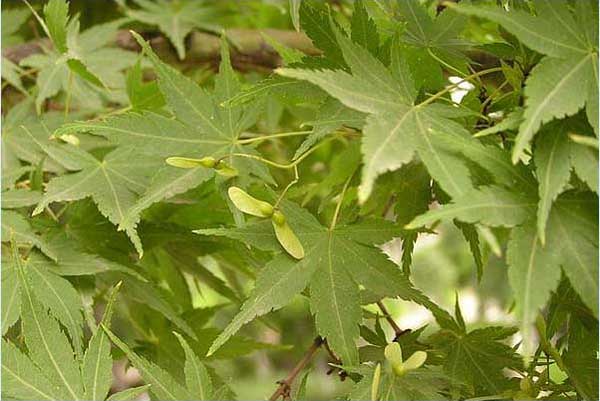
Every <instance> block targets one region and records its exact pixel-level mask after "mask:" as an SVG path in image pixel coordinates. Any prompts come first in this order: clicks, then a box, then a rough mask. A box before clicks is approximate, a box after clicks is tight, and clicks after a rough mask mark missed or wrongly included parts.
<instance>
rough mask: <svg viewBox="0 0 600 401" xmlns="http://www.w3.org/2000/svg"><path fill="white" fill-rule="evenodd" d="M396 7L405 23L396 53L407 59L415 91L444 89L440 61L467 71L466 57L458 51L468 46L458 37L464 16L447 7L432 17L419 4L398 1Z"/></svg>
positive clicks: (463, 23)
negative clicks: (417, 89) (400, 44)
mask: <svg viewBox="0 0 600 401" xmlns="http://www.w3.org/2000/svg"><path fill="white" fill-rule="evenodd" d="M397 5H398V11H399V13H400V15H401V17H402V19H403V21H404V22H405V23H406V25H405V29H404V32H403V34H402V36H401V37H400V41H401V43H402V46H401V47H400V49H399V51H398V53H399V54H402V56H403V58H404V59H405V60H406V61H405V63H407V65H408V66H409V68H410V71H411V73H412V76H413V79H414V82H415V83H414V85H415V86H416V87H417V88H421V87H425V88H439V87H441V86H443V84H444V76H443V72H442V68H441V65H440V60H442V62H443V63H445V64H446V66H448V65H450V66H451V67H452V69H453V70H454V71H456V70H459V71H462V72H466V71H467V68H466V61H467V58H466V57H465V56H464V55H463V54H462V53H461V51H462V50H465V49H466V48H467V47H468V44H469V43H468V42H467V41H465V40H463V39H459V38H458V35H459V34H460V33H461V31H462V30H463V29H464V28H465V25H466V22H467V21H466V18H465V17H464V16H462V15H459V14H457V13H455V12H454V11H452V10H450V9H447V8H446V9H445V10H444V11H443V12H442V13H441V14H439V15H438V16H437V17H436V18H432V17H431V16H430V15H429V13H428V10H427V9H426V8H425V7H424V6H423V5H421V4H419V2H415V1H399V2H398V3H397Z"/></svg>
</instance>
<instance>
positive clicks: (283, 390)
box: [269, 336, 325, 401]
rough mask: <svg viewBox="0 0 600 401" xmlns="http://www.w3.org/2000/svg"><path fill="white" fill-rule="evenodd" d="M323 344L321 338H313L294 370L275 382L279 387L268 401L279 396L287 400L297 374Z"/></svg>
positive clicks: (272, 400)
mask: <svg viewBox="0 0 600 401" xmlns="http://www.w3.org/2000/svg"><path fill="white" fill-rule="evenodd" d="M324 342H325V340H324V339H323V338H322V337H320V336H317V337H315V339H314V341H313V343H312V345H311V346H310V348H309V349H308V350H306V353H305V354H304V356H303V357H302V359H301V360H300V361H299V362H298V363H297V364H296V366H294V368H293V369H292V370H291V371H290V373H289V374H288V376H287V377H286V378H285V379H284V380H281V381H278V382H277V383H279V387H277V390H275V392H274V393H273V394H272V395H271V397H269V401H275V400H277V399H279V397H281V396H283V398H284V399H289V397H290V390H291V388H292V383H293V382H294V380H296V377H297V376H298V374H299V373H300V372H302V370H303V369H304V368H305V367H306V365H308V363H309V362H310V361H311V359H312V358H313V356H314V355H315V352H317V350H318V349H319V348H320V347H321V345H322V344H323V343H324Z"/></svg>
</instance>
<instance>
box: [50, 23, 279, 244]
mask: <svg viewBox="0 0 600 401" xmlns="http://www.w3.org/2000/svg"><path fill="white" fill-rule="evenodd" d="M135 35H136V36H137V34H135ZM137 39H138V40H139V42H140V44H141V45H142V47H143V48H144V51H145V52H146V54H147V55H148V56H149V57H150V61H151V62H152V64H153V65H154V68H155V70H156V73H157V75H158V87H159V89H160V90H161V92H162V94H163V96H164V98H165V101H166V102H167V105H168V106H169V108H170V109H171V110H172V111H173V113H174V114H175V116H176V117H177V119H172V118H168V117H164V116H162V115H159V114H155V113H151V112H144V113H137V112H136V113H127V114H124V115H121V116H116V117H111V118H107V119H106V120H104V121H99V122H77V123H72V124H66V125H64V126H63V127H62V128H61V129H60V130H58V131H57V133H56V134H57V135H58V134H65V133H74V132H85V131H89V132H92V133H94V134H98V135H102V136H105V137H106V138H108V139H109V140H110V141H111V142H113V143H115V144H117V145H119V146H120V147H135V148H136V149H137V151H142V152H144V153H145V154H147V155H148V157H149V158H150V159H151V160H154V161H155V162H156V163H164V159H165V158H166V157H168V156H174V155H177V156H184V157H186V156H193V157H197V156H213V157H215V158H227V160H228V164H230V165H232V166H233V167H235V168H236V169H237V170H238V171H240V172H243V173H244V174H247V175H253V176H254V177H258V178H260V179H262V180H265V181H267V182H273V181H272V178H271V176H270V174H269V172H268V170H267V169H266V168H265V167H264V165H262V164H260V163H258V162H256V161H255V160H249V159H243V158H235V159H234V158H232V157H228V155H231V154H232V153H246V154H255V153H256V151H255V150H254V149H253V148H252V147H250V146H247V145H244V144H243V142H240V139H239V138H240V136H241V134H242V133H243V132H244V130H246V129H247V128H248V127H250V126H251V125H253V124H254V123H255V121H256V118H257V117H258V110H259V107H260V104H253V105H251V106H248V107H243V106H238V107H229V108H223V107H221V106H220V104H221V103H222V102H223V101H224V100H225V99H229V98H231V97H232V96H234V95H235V94H236V93H238V92H239V91H240V90H241V87H240V83H239V81H238V79H237V77H236V75H235V73H234V71H233V69H232V67H231V62H230V59H229V50H228V47H227V44H226V42H225V40H223V41H222V45H223V46H222V62H221V67H220V72H219V74H218V75H217V76H216V78H215V89H214V90H213V91H212V93H210V92H208V91H207V90H206V89H204V88H201V87H200V86H198V85H197V84H196V83H194V82H193V81H191V80H190V79H189V78H187V77H185V76H183V75H182V74H181V73H179V72H178V71H176V70H174V69H173V68H172V67H170V66H168V65H167V64H165V63H163V62H162V61H160V60H159V59H158V57H157V56H156V54H154V52H153V51H152V49H151V48H150V47H149V46H148V44H147V43H146V42H144V41H143V40H142V39H141V37H139V36H137ZM132 168H135V165H132ZM137 170H138V171H139V168H138V169H137ZM213 176H214V173H213V172H212V170H210V169H206V168H204V167H198V168H195V169H190V170H185V169H177V168H174V167H170V166H165V167H164V168H163V169H161V170H160V171H159V172H158V173H157V174H156V175H155V177H153V179H152V184H151V185H150V186H149V187H148V188H147V189H146V191H145V192H142V197H141V198H140V199H139V200H138V201H137V202H135V203H132V204H128V205H127V208H125V209H123V212H124V213H123V216H121V217H120V218H119V219H116V220H115V224H119V228H120V229H122V230H125V231H126V232H127V233H128V235H129V236H130V238H131V239H132V241H133V243H134V244H135V246H136V249H137V250H138V252H139V253H140V255H141V254H142V253H143V250H142V244H141V241H140V239H139V238H138V236H137V233H136V226H137V224H138V223H139V221H140V218H141V217H140V214H141V212H142V211H143V210H144V209H146V208H148V207H149V206H150V205H152V204H153V203H156V202H159V201H161V200H163V199H165V198H168V197H172V196H174V195H177V194H179V193H183V192H185V191H187V190H188V189H191V188H193V187H196V186H198V185H200V184H201V183H202V182H204V181H206V180H208V179H210V178H212V177H213Z"/></svg>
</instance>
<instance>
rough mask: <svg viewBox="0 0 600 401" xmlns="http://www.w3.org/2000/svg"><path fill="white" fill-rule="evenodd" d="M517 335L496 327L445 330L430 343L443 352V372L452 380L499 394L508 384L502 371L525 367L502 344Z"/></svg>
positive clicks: (431, 339) (435, 335)
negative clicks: (459, 330) (456, 330)
mask: <svg viewBox="0 0 600 401" xmlns="http://www.w3.org/2000/svg"><path fill="white" fill-rule="evenodd" d="M516 332H517V329H516V328H506V327H494V326H492V327H485V328H483V329H476V330H473V331H469V332H466V331H463V332H455V331H450V330H445V329H443V330H441V331H440V332H438V333H436V334H434V335H433V336H432V337H431V338H430V339H429V340H430V341H431V343H432V345H433V346H434V347H435V348H436V349H438V350H440V351H441V352H443V354H444V370H445V371H446V373H447V374H448V375H449V376H450V377H452V378H454V379H455V380H458V382H459V383H460V382H462V383H466V384H468V385H469V386H471V387H474V388H483V389H485V391H489V392H491V393H493V394H498V393H500V392H502V391H503V390H504V388H505V386H506V383H507V381H506V379H505V377H504V374H503V371H502V370H503V369H504V368H509V369H515V370H518V369H521V368H522V361H521V357H520V356H519V355H518V354H517V353H516V352H515V351H514V350H513V349H512V348H511V347H510V346H508V345H506V344H504V343H503V342H502V341H503V340H506V339H507V338H509V337H510V336H512V335H513V334H515V333H516Z"/></svg>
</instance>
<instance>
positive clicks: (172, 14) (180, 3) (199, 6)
mask: <svg viewBox="0 0 600 401" xmlns="http://www.w3.org/2000/svg"><path fill="white" fill-rule="evenodd" d="M134 3H135V4H136V5H137V6H139V7H140V8H137V9H134V8H127V9H126V10H125V13H126V14H127V15H128V16H129V17H131V18H133V19H135V20H138V21H141V22H144V23H146V24H150V25H156V26H158V29H160V30H161V31H162V32H164V33H165V34H166V35H167V37H168V38H169V40H170V41H171V43H173V46H175V49H176V50H177V56H178V57H179V58H180V59H181V60H183V59H184V58H185V44H184V40H185V37H186V36H187V35H188V34H189V33H190V32H191V31H192V29H194V28H200V29H203V30H207V31H211V32H218V31H219V30H220V29H221V28H220V27H219V25H217V24H215V23H214V20H215V18H218V17H219V15H220V11H219V10H218V9H217V8H216V7H215V6H214V5H213V4H210V3H209V2H208V1H206V0H158V1H149V0H134Z"/></svg>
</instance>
